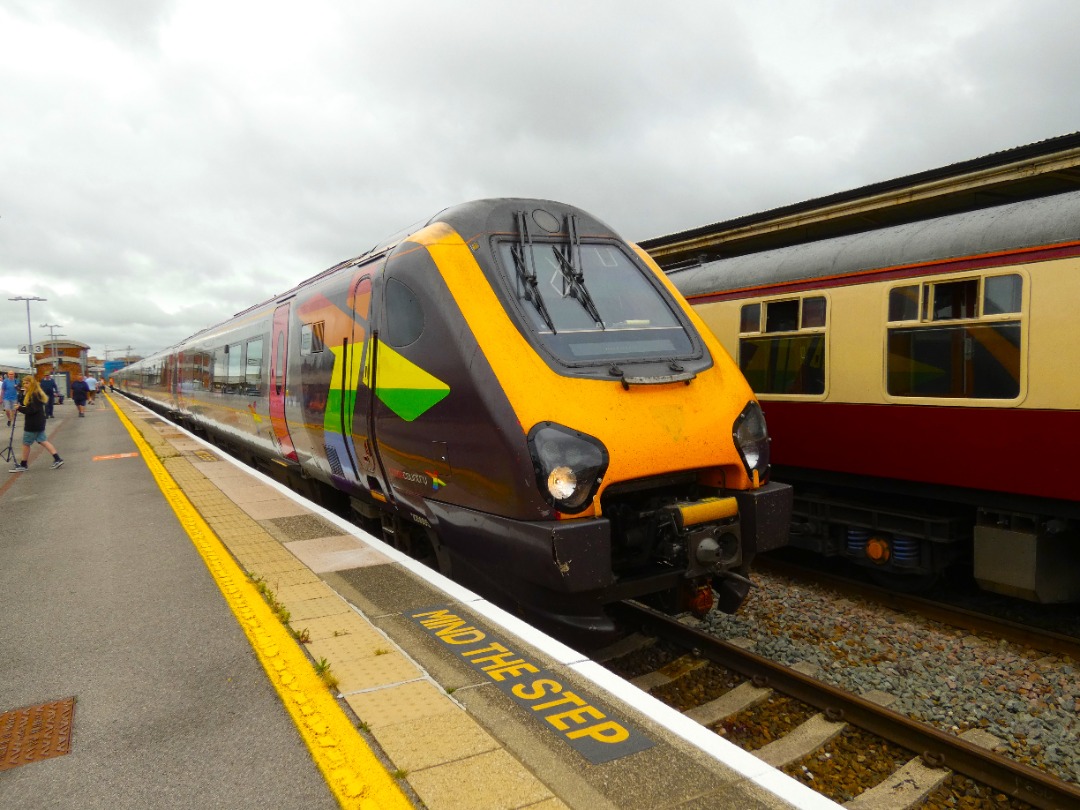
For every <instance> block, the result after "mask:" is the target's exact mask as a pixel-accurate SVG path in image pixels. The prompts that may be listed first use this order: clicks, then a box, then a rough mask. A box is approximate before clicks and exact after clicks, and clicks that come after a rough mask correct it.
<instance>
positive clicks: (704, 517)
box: [369, 212, 790, 630]
mask: <svg viewBox="0 0 1080 810" xmlns="http://www.w3.org/2000/svg"><path fill="white" fill-rule="evenodd" d="M523 213H524V212H519V213H518V214H516V215H517V216H519V217H520V216H521V215H523ZM583 218H584V217H583ZM567 221H568V220H567V219H564V218H563V217H560V218H559V219H558V221H557V222H556V224H553V225H550V226H549V228H548V230H547V231H546V232H544V233H542V234H540V235H538V236H537V237H536V238H535V242H532V241H530V242H528V243H525V242H524V240H522V238H521V230H520V229H521V224H520V218H519V219H517V220H514V219H509V218H508V217H507V218H505V220H504V221H502V222H501V225H502V227H501V228H500V227H495V228H491V226H490V224H489V223H487V222H485V223H483V224H482V225H477V224H476V223H471V222H469V223H466V224H462V223H461V222H460V221H458V222H456V223H455V224H456V228H455V227H451V226H450V225H449V224H446V223H438V224H434V225H432V226H429V227H428V228H426V229H425V230H423V231H421V232H419V233H417V234H413V235H412V236H411V237H410V238H409V240H408V243H406V244H403V245H402V246H400V247H399V248H398V249H397V250H396V251H395V253H394V254H393V255H391V256H390V257H389V258H388V260H387V263H386V270H385V274H384V276H385V277H384V278H381V279H379V280H378V281H377V282H376V285H375V286H376V293H377V296H376V297H377V298H378V300H379V301H380V303H379V304H378V305H377V307H376V308H377V309H379V308H381V307H385V310H383V309H379V311H380V312H383V313H384V314H382V315H377V316H376V320H375V321H374V322H373V324H374V327H375V328H376V330H377V331H378V332H379V335H380V337H379V339H378V341H376V342H375V343H374V345H375V347H376V349H375V351H376V353H377V354H376V355H375V363H374V366H375V368H376V369H378V371H377V372H376V373H377V375H379V376H378V379H377V380H376V382H375V390H376V392H380V391H387V392H389V391H391V390H400V385H398V384H395V383H394V382H393V381H392V380H391V379H390V378H389V377H387V378H383V377H382V376H381V375H382V374H383V373H387V374H390V375H398V376H399V378H400V375H401V374H403V373H404V372H403V369H407V368H408V369H411V368H419V369H422V371H423V375H420V376H417V377H416V378H415V379H422V380H423V381H424V382H423V385H425V386H426V390H427V391H428V392H433V391H435V390H438V391H445V396H444V397H442V398H439V401H438V402H433V403H432V404H430V406H427V405H425V407H430V411H428V412H425V413H424V414H423V415H420V416H418V417H417V418H415V419H413V420H412V421H406V420H403V419H402V418H401V417H400V414H396V415H395V414H394V413H392V411H393V410H394V409H393V407H391V405H392V404H393V403H390V401H389V398H388V397H386V396H380V395H377V396H376V398H375V399H374V400H372V408H373V411H372V412H373V414H374V417H373V424H374V427H375V433H376V437H377V441H376V445H377V448H378V456H379V460H380V463H381V464H382V465H383V467H384V468H385V476H386V481H387V483H388V485H389V487H390V488H391V492H390V493H388V494H389V496H390V498H391V500H392V501H394V503H395V504H396V505H397V507H398V509H399V513H400V515H401V516H402V520H401V521H400V522H399V523H398V524H397V525H396V526H395V527H394V531H395V532H400V531H402V530H406V531H408V532H409V533H410V534H415V532H416V531H417V527H425V528H426V527H427V526H430V528H431V532H430V535H431V537H432V540H433V543H434V545H435V546H436V549H435V556H436V557H437V558H439V561H440V564H441V567H442V568H443V569H444V571H446V572H447V573H449V574H450V575H452V576H453V577H454V578H455V579H462V580H464V581H466V582H478V583H480V584H481V586H482V587H484V588H485V589H490V588H495V589H502V590H504V591H505V590H506V589H507V587H508V586H509V587H510V588H512V589H513V591H514V592H513V593H512V594H511V597H512V598H513V599H514V600H515V601H518V602H520V603H523V604H528V605H530V606H532V607H537V606H540V610H541V611H542V612H545V613H547V614H548V615H549V616H551V617H557V618H556V621H558V622H559V623H561V624H563V625H573V624H575V623H581V624H582V625H583V627H582V629H587V630H597V629H598V627H597V623H603V622H604V621H605V619H604V618H603V615H602V614H603V606H604V605H606V604H609V603H611V602H614V601H617V600H619V599H623V598H631V597H639V598H647V597H653V596H657V595H661V594H662V595H663V596H661V597H658V598H660V599H661V600H662V601H666V604H665V605H664V606H665V607H667V608H668V609H680V608H687V607H693V606H694V605H695V604H696V605H697V607H698V609H702V610H703V609H705V607H707V606H706V605H704V600H706V599H709V600H710V601H711V599H710V598H711V590H710V589H709V587H708V585H709V584H710V582H712V583H713V584H715V585H717V589H718V590H717V593H719V595H720V606H721V607H722V608H723V609H727V610H734V609H735V608H736V607H737V606H738V604H739V603H741V601H742V600H743V598H744V597H745V595H746V593H747V589H748V587H749V582H748V580H747V579H746V574H747V573H748V571H749V565H750V562H751V560H752V558H753V556H754V554H755V553H757V552H759V551H763V550H766V549H768V548H773V547H776V546H778V545H780V544H782V543H783V542H785V541H786V536H787V523H788V515H789V510H790V489H789V488H788V487H787V486H785V485H780V484H771V483H767V482H766V476H767V469H768V453H767V447H768V439H767V435H766V433H765V428H764V422H763V420H762V419H760V418H754V417H755V415H758V416H760V411H759V409H758V407H757V404H756V403H755V402H754V401H753V396H752V394H751V392H750V390H749V387H748V386H746V384H745V381H744V380H743V379H742V377H741V375H739V374H738V372H737V370H736V369H735V368H734V366H733V364H732V363H731V361H730V358H728V357H727V354H726V353H725V352H724V351H723V349H722V348H720V346H719V344H717V343H715V342H714V341H713V340H712V339H711V337H710V336H706V338H705V340H704V342H702V337H700V336H701V335H706V332H707V330H704V329H703V328H701V324H700V321H698V320H697V319H696V317H695V316H694V315H693V314H692V313H690V312H689V311H688V310H686V309H685V308H684V307H685V305H682V304H680V303H679V301H681V297H680V296H678V294H677V293H675V292H674V291H673V290H672V289H671V288H670V286H668V285H666V283H665V281H664V280H663V278H662V275H661V274H659V272H658V271H656V270H655V268H654V269H652V270H651V271H649V270H646V269H645V268H644V267H642V266H640V265H639V264H638V263H637V261H641V262H643V263H645V264H649V263H650V261H651V260H647V259H642V258H641V257H640V256H639V255H638V254H635V253H633V252H632V251H630V249H629V247H628V246H624V245H625V243H621V242H620V241H619V240H617V239H616V238H615V237H614V236H613V235H611V234H610V232H609V231H606V230H604V229H600V228H599V226H597V225H596V224H595V223H593V222H591V221H590V222H589V230H590V232H595V231H596V230H601V231H602V236H599V237H597V236H592V237H588V238H583V239H582V244H581V245H578V248H579V250H583V253H579V254H577V255H576V256H575V258H574V261H575V262H583V263H586V264H588V267H587V268H586V272H585V278H587V279H592V281H589V282H587V284H588V285H589V287H590V288H591V289H592V295H593V296H594V299H593V300H592V301H591V302H590V303H591V305H592V306H595V307H597V308H598V309H599V312H600V313H602V315H601V317H602V319H603V320H604V321H605V323H606V324H608V326H607V328H597V327H596V326H595V325H593V324H591V321H590V317H591V316H590V314H589V313H588V309H587V307H586V306H585V305H584V304H583V303H582V302H581V301H580V300H578V299H576V298H573V297H571V296H564V297H560V296H558V295H556V294H555V292H554V288H555V287H557V286H558V285H561V284H562V283H563V282H564V279H565V276H564V275H563V272H562V270H561V269H560V268H559V267H558V266H557V264H556V263H555V261H556V260H555V258H554V257H555V255H556V253H557V252H558V251H562V250H563V249H564V246H565V245H567V244H568V240H569V239H572V237H571V236H570V234H571V233H573V232H574V231H575V228H574V227H568V226H567V227H564V225H565V223H566V222H567ZM459 231H460V232H465V233H469V234H473V236H471V237H470V238H469V240H468V241H466V240H464V239H462V237H461V236H460V235H459ZM477 233H481V234H482V235H480V236H476V235H475V234H477ZM590 247H591V248H593V250H592V252H590V250H589V249H590ZM553 248H554V250H555V252H553ZM567 250H568V251H569V248H567ZM530 251H532V252H534V253H535V256H528V255H527V254H528V253H529V252H530ZM582 256H584V258H582ZM528 259H532V260H534V261H535V264H534V265H532V266H537V265H538V266H540V267H541V268H542V269H541V271H540V272H539V273H538V275H539V276H540V279H541V280H542V281H543V282H544V283H545V284H546V285H548V286H547V287H545V288H544V293H543V294H544V295H545V296H546V301H547V302H546V304H545V305H543V307H541V306H540V305H537V304H536V303H535V302H531V301H530V300H528V299H522V298H518V297H516V296H515V295H514V292H513V288H514V285H515V284H516V283H517V282H518V281H520V275H519V274H520V273H521V272H522V271H521V264H522V262H523V260H528ZM650 272H651V273H652V275H651V276H648V275H646V274H647V273H650ZM604 273H622V274H624V275H623V276H622V281H623V289H624V290H625V288H626V287H633V286H634V285H639V286H640V287H641V289H640V290H639V292H641V293H642V294H643V295H644V296H645V297H646V298H648V297H649V296H652V297H653V298H655V300H656V301H662V302H663V304H662V307H663V310H664V312H663V316H662V317H663V319H664V320H663V325H656V324H655V322H653V321H647V320H645V319H643V318H642V317H632V316H630V317H625V318H623V319H616V318H614V317H611V316H610V311H611V310H610V309H609V307H613V306H614V304H613V302H612V301H609V300H607V299H606V298H605V290H604V285H602V284H601V283H600V281H599V280H598V279H600V278H602V277H603V274H604ZM631 273H632V274H633V275H630V274H631ZM549 276H550V278H549ZM650 279H651V280H650ZM395 288H396V290H397V292H396V293H395V294H394V295H388V294H386V293H388V292H390V291H392V290H394V289H395ZM611 288H612V289H614V288H615V285H612V286H611ZM636 306H644V304H642V303H641V301H638V303H637V304H636ZM395 308H397V309H395ZM545 310H546V311H545ZM651 317H653V318H654V319H655V318H659V317H660V316H659V315H655V316H651ZM379 318H382V320H381V321H380V320H379ZM562 318H565V319H573V323H574V325H575V327H576V328H575V329H567V328H563V327H564V324H563V322H562V321H560V319H562ZM546 319H551V322H550V323H546V322H545V321H546ZM615 323H620V324H621V328H615V327H613V324H615ZM402 324H407V325H411V326H410V327H403V326H402ZM646 328H651V332H649V333H648V336H649V337H650V338H652V339H654V340H655V341H656V343H655V344H652V343H650V344H644V343H642V342H641V337H642V334H643V333H644V332H645V329H646ZM556 336H557V339H558V340H559V341H562V343H561V345H558V346H554V347H553V346H552V345H551V344H552V343H554V342H555V340H556ZM634 340H637V341H638V342H637V343H633V341H634ZM671 340H682V341H684V343H683V344H680V345H681V346H682V348H681V349H679V351H681V354H680V355H679V356H678V357H676V358H673V357H672V356H671V354H672V350H671V348H670V346H669V345H668V343H665V342H664V341H668V342H670V341H671ZM545 341H546V343H545ZM573 341H577V343H573V345H570V344H571V343H572V342H573ZM590 341H591V343H590ZM620 341H624V342H625V345H626V346H627V347H629V348H624V349H620V343H619V342H620ZM598 342H602V344H603V350H604V352H606V354H605V356H604V358H603V360H602V361H601V360H598V359H596V358H595V357H593V358H590V355H589V354H588V352H589V351H594V352H595V351H596V344H597V343H598ZM661 343H663V347H664V348H662V349H658V350H656V353H657V355H658V356H657V357H651V356H649V355H648V352H645V353H644V354H643V352H642V349H641V346H642V345H650V346H652V345H660V344H661ZM706 344H707V348H706ZM620 351H622V352H623V354H622V355H620V354H619V352H620ZM560 352H563V354H562V355H560V354H559V353H560ZM571 355H572V356H573V357H574V358H575V359H577V360H578V361H579V362H577V363H575V364H572V365H568V364H567V363H565V361H564V359H561V358H565V357H567V356H571ZM583 357H584V358H585V360H582V359H581V358H583ZM410 373H413V372H410ZM369 382H370V380H369ZM440 386H442V387H440ZM737 441H739V442H742V443H743V444H742V445H741V449H742V450H743V451H744V453H745V454H746V456H749V455H750V454H751V451H750V450H749V448H750V447H751V446H754V447H758V448H759V449H758V450H756V451H755V453H756V455H755V458H754V459H753V460H752V461H751V462H749V463H747V461H746V456H740V448H738V447H736V442H737ZM755 443H756V444H755ZM433 449H435V450H436V451H437V452H436V453H434V454H433V453H432V450H433ZM676 594H682V595H683V596H682V598H679V597H677V596H675V595H676ZM691 596H693V597H696V600H697V601H694V602H693V604H690V602H691V601H693V600H691ZM585 625H588V626H587V627H586V626H585Z"/></svg>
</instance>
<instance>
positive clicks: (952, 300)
mask: <svg viewBox="0 0 1080 810" xmlns="http://www.w3.org/2000/svg"><path fill="white" fill-rule="evenodd" d="M933 288H934V320H935V321H956V320H960V319H961V318H974V317H976V316H977V315H978V312H977V311H976V307H977V306H978V304H979V280H978V279H968V280H967V281H952V282H949V283H945V284H934V285H933Z"/></svg>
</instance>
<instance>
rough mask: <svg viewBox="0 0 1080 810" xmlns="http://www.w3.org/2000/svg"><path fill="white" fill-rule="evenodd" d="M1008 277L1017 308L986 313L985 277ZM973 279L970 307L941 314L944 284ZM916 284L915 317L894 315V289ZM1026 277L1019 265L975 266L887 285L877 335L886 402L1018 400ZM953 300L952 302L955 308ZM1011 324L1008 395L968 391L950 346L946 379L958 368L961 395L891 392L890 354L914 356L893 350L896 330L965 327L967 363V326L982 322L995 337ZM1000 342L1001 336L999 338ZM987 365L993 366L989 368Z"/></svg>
mask: <svg viewBox="0 0 1080 810" xmlns="http://www.w3.org/2000/svg"><path fill="white" fill-rule="evenodd" d="M1008 277H1014V278H1018V279H1019V298H1020V301H1019V305H1018V306H1017V307H1015V309H1016V310H1017V311H1011V312H1005V311H1001V312H990V313H987V311H986V309H987V293H988V291H987V282H988V281H993V280H995V279H1003V278H1008ZM971 282H977V290H976V293H975V301H974V313H973V314H970V315H968V314H963V315H957V316H955V317H950V316H947V315H943V314H942V313H943V309H942V304H941V302H940V301H939V300H938V297H939V294H940V293H941V292H942V291H944V289H945V287H954V288H956V289H959V287H958V285H961V284H965V283H971ZM913 287H914V288H917V290H918V296H917V307H916V312H915V317H906V318H902V319H894V318H893V314H894V310H893V306H892V303H893V300H894V299H893V296H894V294H895V293H897V292H899V291H901V290H904V289H909V288H913ZM1030 290H1031V280H1030V276H1029V275H1028V273H1027V272H1026V271H1025V270H1023V269H1022V268H1018V267H1001V268H992V269H986V270H981V271H979V270H977V271H971V270H968V271H966V272H961V273H947V274H935V275H932V276H924V277H916V278H908V279H904V280H903V281H898V282H896V283H893V284H890V285H888V287H887V288H886V294H885V303H884V316H885V317H884V326H885V329H884V340H883V341H882V344H883V345H882V349H883V357H882V379H881V385H882V391H883V393H884V398H885V400H886V401H887V402H896V403H908V404H928V405H966V406H969V407H970V406H973V405H976V406H985V407H995V406H1001V405H1012V406H1015V405H1018V404H1020V403H1021V402H1022V401H1023V400H1024V399H1025V397H1026V396H1027V364H1028V346H1029V343H1028V340H1029V339H1028V312H1029V308H1030V297H1031V291H1030ZM955 306H956V305H955V303H954V304H953V307H954V308H955ZM1012 324H1015V326H1016V336H1017V339H1016V344H1015V346H1016V348H1015V354H1014V360H1015V375H1013V379H1014V381H1015V384H1016V393H1015V394H1014V395H1013V396H975V395H972V394H971V393H970V389H969V388H967V387H966V386H968V380H967V376H966V374H967V369H966V368H965V369H963V371H962V372H958V370H957V369H956V367H955V351H954V353H953V355H952V357H951V359H952V360H953V363H952V364H951V365H950V367H949V368H948V370H947V379H948V380H950V381H951V380H953V379H954V378H956V377H957V375H958V374H960V376H961V378H962V380H963V382H964V385H965V391H966V392H967V393H966V395H955V396H952V395H949V394H927V393H925V392H919V393H910V394H908V393H894V390H896V388H897V387H898V386H891V385H890V378H891V375H892V373H893V372H892V369H893V366H891V365H890V363H891V362H893V358H894V357H906V358H907V360H908V361H909V362H912V363H914V362H916V361H914V360H913V359H912V355H911V354H910V353H909V354H908V355H899V354H897V353H896V352H893V351H892V347H893V345H894V344H893V339H894V336H896V337H900V336H901V333H907V334H911V335H915V334H917V333H918V332H920V331H923V330H925V331H926V332H927V333H929V332H930V331H931V330H934V331H938V332H947V333H949V334H950V335H951V334H952V333H956V332H957V330H965V331H964V334H963V338H964V348H963V362H964V363H965V364H968V363H969V362H971V363H974V362H975V360H974V351H975V347H974V340H975V338H974V336H973V335H972V334H970V333H971V331H972V330H984V329H986V328H987V327H989V328H990V329H994V330H995V336H996V337H997V338H1002V337H1004V334H1003V333H1002V332H1001V329H1002V328H1003V326H1009V325H1012ZM998 343H1000V341H998ZM1002 368H1003V369H1004V370H1005V372H1006V373H1011V372H1010V370H1009V369H1007V368H1005V366H1002ZM990 370H991V371H993V370H994V369H993V368H991V369H990ZM979 382H980V381H979V380H978V379H975V380H974V381H973V382H971V383H970V386H971V387H972V388H973V387H974V386H975V385H977V384H979Z"/></svg>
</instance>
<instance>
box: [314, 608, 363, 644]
mask: <svg viewBox="0 0 1080 810" xmlns="http://www.w3.org/2000/svg"><path fill="white" fill-rule="evenodd" d="M303 626H304V629H306V630H307V631H308V638H310V639H311V640H312V641H322V640H325V639H333V638H343V639H347V638H348V637H349V636H359V635H361V634H362V633H364V632H371V626H370V625H369V624H368V623H367V622H365V621H364V620H363V619H361V618H360V617H359V616H357V615H356V614H355V613H353V612H352V611H351V610H347V611H346V612H344V613H339V614H337V615H335V616H320V617H319V618H317V619H306V620H304V625H303Z"/></svg>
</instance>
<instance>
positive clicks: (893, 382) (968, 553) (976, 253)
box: [669, 192, 1080, 602]
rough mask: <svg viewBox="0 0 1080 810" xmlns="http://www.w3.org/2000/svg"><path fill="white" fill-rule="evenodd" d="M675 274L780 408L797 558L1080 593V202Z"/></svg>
mask: <svg viewBox="0 0 1080 810" xmlns="http://www.w3.org/2000/svg"><path fill="white" fill-rule="evenodd" d="M669 277H670V278H671V279H672V281H673V282H674V283H675V285H676V287H678V288H679V290H680V291H682V292H683V293H684V295H686V296H687V298H688V299H689V300H690V302H691V304H692V305H693V306H694V308H695V309H696V311H697V312H698V313H699V314H700V315H701V316H702V318H703V320H704V321H705V322H706V323H707V324H708V325H709V327H710V329H711V330H712V331H713V333H714V334H715V335H716V336H717V337H718V338H719V339H720V341H721V342H722V343H723V344H724V346H725V347H726V348H727V349H728V351H729V352H730V353H731V354H732V355H733V356H734V357H737V358H738V361H739V365H740V368H741V369H742V371H743V373H744V374H745V375H746V376H747V379H748V380H749V381H750V383H751V385H752V387H753V388H754V390H755V392H756V393H757V394H758V396H759V398H760V400H761V402H762V406H763V408H764V410H765V413H766V414H767V417H768V420H769V427H770V432H771V435H772V436H773V438H774V441H775V446H774V453H773V461H774V463H775V465H776V472H775V478H776V479H777V480H783V481H788V482H791V483H794V484H795V485H796V500H795V519H794V523H793V526H792V537H791V543H792V545H793V546H798V547H803V548H807V549H810V550H813V551H816V552H820V553H824V554H827V555H839V556H843V557H846V558H848V559H850V560H852V561H854V562H856V563H859V564H861V565H864V566H866V567H868V568H869V569H870V570H871V571H872V572H873V573H874V574H875V575H876V576H877V578H879V579H886V580H888V581H890V582H891V583H893V584H901V585H907V586H916V585H918V584H925V583H926V582H929V581H931V580H933V579H934V578H935V577H936V576H937V575H938V574H940V573H941V572H942V571H943V570H944V569H945V567H946V566H947V565H949V564H950V563H951V562H953V561H954V560H957V559H965V560H970V562H971V563H972V564H973V566H974V572H975V576H976V578H977V580H978V581H979V582H980V584H981V585H982V586H983V587H985V588H986V589H988V590H994V591H998V592H1002V593H1007V594H1011V595H1015V596H1019V597H1022V598H1026V599H1032V600H1036V601H1042V602H1064V601H1075V600H1078V599H1080V531H1078V527H1080V473H1078V472H1077V467H1076V463H1075V460H1076V459H1077V458H1078V457H1080V375H1078V374H1077V373H1076V352H1077V347H1078V346H1080V327H1078V325H1077V324H1078V321H1077V319H1076V317H1075V312H1074V310H1075V308H1076V304H1077V302H1078V301H1080V192H1068V193H1063V194H1056V195H1051V196H1044V197H1040V198H1036V199H1031V200H1025V201H1021V202H1015V203H1010V204H1006V205H999V206H995V207H990V208H984V209H981V210H976V211H968V212H964V213H957V214H951V215H948V216H943V217H939V218H936V219H930V220H924V221H919V222H912V223H907V224H901V225H896V226H892V227H887V228H880V229H876V230H868V231H865V232H862V233H855V234H848V235H844V236H838V237H834V238H831V239H823V240H820V241H816V242H811V243H807V244H801V245H795V246H791V247H784V248H779V249H775V250H769V251H763V252H759V253H752V254H748V255H743V256H738V257H733V258H726V259H720V260H717V261H706V262H703V263H700V264H698V265H696V266H691V267H683V268H678V269H674V270H672V271H671V272H670V274H669Z"/></svg>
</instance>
